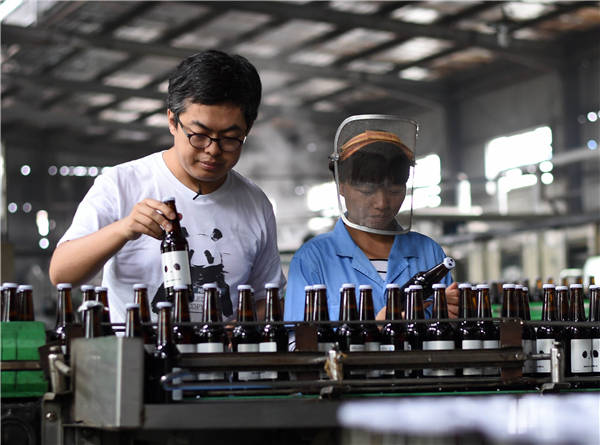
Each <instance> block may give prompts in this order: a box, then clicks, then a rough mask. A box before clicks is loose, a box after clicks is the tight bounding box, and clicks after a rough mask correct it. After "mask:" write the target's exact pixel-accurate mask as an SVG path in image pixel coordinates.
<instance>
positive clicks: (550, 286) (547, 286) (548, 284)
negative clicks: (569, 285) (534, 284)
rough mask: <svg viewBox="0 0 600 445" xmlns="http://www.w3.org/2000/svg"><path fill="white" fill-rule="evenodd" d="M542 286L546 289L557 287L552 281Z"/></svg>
mask: <svg viewBox="0 0 600 445" xmlns="http://www.w3.org/2000/svg"><path fill="white" fill-rule="evenodd" d="M542 288H544V289H555V288H556V286H555V285H554V284H552V283H545V284H544V285H543V286H542Z"/></svg>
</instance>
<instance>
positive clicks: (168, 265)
mask: <svg viewBox="0 0 600 445" xmlns="http://www.w3.org/2000/svg"><path fill="white" fill-rule="evenodd" d="M163 202H164V203H165V204H166V205H167V206H169V208H171V210H173V212H175V219H170V220H169V222H170V223H171V230H170V231H168V232H165V233H164V236H163V239H162V242H161V243H160V253H161V255H162V267H163V277H164V287H165V296H166V298H167V301H170V302H173V301H174V298H175V289H174V286H175V285H183V286H187V288H188V292H189V295H193V290H192V282H191V273H190V257H189V247H188V242H187V240H186V239H185V235H184V234H183V231H182V230H181V224H180V223H179V217H178V215H177V207H176V206H175V198H166V199H164V200H163ZM177 253H178V260H177V262H176V264H172V263H173V261H172V260H168V259H167V258H168V255H174V254H177Z"/></svg>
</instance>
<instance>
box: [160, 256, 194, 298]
mask: <svg viewBox="0 0 600 445" xmlns="http://www.w3.org/2000/svg"><path fill="white" fill-rule="evenodd" d="M160 258H161V261H162V269H163V280H164V283H165V289H166V288H168V287H173V286H177V285H181V286H188V285H190V284H192V278H191V274H190V260H189V256H188V251H187V250H177V251H175V252H165V253H163V254H161V256H160Z"/></svg>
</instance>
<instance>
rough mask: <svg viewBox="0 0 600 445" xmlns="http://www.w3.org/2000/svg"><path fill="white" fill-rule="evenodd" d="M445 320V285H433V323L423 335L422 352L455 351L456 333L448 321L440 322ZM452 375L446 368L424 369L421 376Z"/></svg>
mask: <svg viewBox="0 0 600 445" xmlns="http://www.w3.org/2000/svg"><path fill="white" fill-rule="evenodd" d="M447 318H448V304H447V302H446V285H445V284H440V283H437V284H434V285H433V310H432V317H431V319H432V320H435V322H434V323H431V324H429V325H428V326H427V329H426V330H425V333H424V335H423V350H424V351H431V350H436V351H439V350H452V349H455V347H456V344H455V337H456V332H455V331H454V327H453V326H452V324H451V323H449V322H448V321H441V320H444V319H447ZM454 374H455V370H454V369H448V368H439V369H427V368H426V369H424V370H423V376H425V377H444V376H453V375H454Z"/></svg>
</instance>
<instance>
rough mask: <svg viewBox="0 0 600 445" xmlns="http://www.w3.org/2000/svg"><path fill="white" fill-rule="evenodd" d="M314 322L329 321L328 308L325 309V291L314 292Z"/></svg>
mask: <svg viewBox="0 0 600 445" xmlns="http://www.w3.org/2000/svg"><path fill="white" fill-rule="evenodd" d="M313 319H314V321H329V308H328V307H327V292H326V291H325V289H319V290H317V291H315V301H314V311H313Z"/></svg>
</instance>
